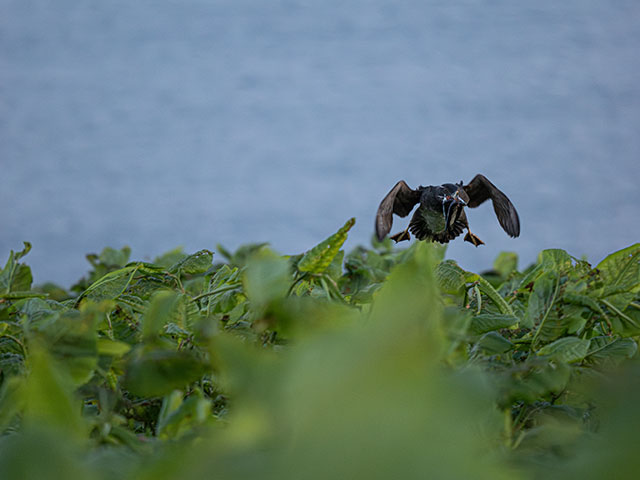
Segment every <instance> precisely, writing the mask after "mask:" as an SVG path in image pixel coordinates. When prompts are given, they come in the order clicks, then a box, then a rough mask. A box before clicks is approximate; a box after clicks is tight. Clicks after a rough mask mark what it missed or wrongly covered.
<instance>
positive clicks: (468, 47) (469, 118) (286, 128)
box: [0, 0, 640, 286]
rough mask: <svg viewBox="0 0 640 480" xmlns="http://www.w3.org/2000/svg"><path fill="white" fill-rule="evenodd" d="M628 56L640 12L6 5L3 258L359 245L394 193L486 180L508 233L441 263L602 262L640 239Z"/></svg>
mask: <svg viewBox="0 0 640 480" xmlns="http://www.w3.org/2000/svg"><path fill="white" fill-rule="evenodd" d="M639 51H640V3H639V2H637V1H635V0H629V1H616V2H600V1H588V0H565V1H563V2H557V1H546V0H543V1H537V2H512V1H506V0H505V1H491V2H489V1H486V2H483V1H464V2H445V1H442V2H425V1H418V0H415V1H411V0H407V1H399V0H393V1H384V0H367V1H364V0H362V1H350V2H344V1H343V0H323V1H321V2H312V1H302V0H286V1H285V0H278V1H275V0H271V1H268V2H265V1H262V0H216V1H204V0H202V1H198V0H183V1H168V0H164V1H160V0H154V1H150V0H143V1H142V0H136V1H135V2H131V1H125V0H57V1H55V2H53V1H44V0H41V1H36V0H0V257H2V258H0V261H4V258H6V256H7V255H8V253H9V250H10V249H14V250H15V249H20V248H21V245H22V240H29V241H31V242H32V243H33V251H32V252H31V253H30V254H29V256H28V257H27V262H28V263H29V264H30V265H31V266H32V268H33V270H34V274H35V280H36V281H37V282H44V281H47V280H53V281H56V282H59V283H61V284H63V285H65V286H68V285H69V284H70V283H72V282H73V281H74V280H76V279H78V278H79V277H80V276H82V275H83V274H84V273H85V272H86V270H87V267H88V264H87V263H86V261H85V259H84V254H85V253H89V252H97V251H100V250H101V249H102V247H104V246H106V245H110V246H114V247H120V246H122V245H130V246H131V247H132V248H133V256H134V257H135V258H136V259H145V258H152V257H153V256H155V255H157V254H160V253H162V252H163V251H165V250H168V249H170V248H173V247H175V246H178V245H183V246H184V247H185V249H186V250H188V251H195V250H197V249H201V248H209V249H215V245H216V244H217V243H222V244H223V245H225V246H227V247H228V248H235V247H237V246H238V245H240V244H242V243H247V242H258V241H267V242H270V243H271V244H272V245H273V247H274V248H275V249H277V250H279V251H281V252H283V253H297V252H301V251H303V250H306V249H308V248H310V247H311V246H313V245H314V244H315V243H317V242H319V241H320V240H322V239H324V238H325V237H326V236H328V235H329V234H331V233H333V232H334V231H335V230H336V229H337V228H338V227H339V226H341V225H342V224H343V223H344V222H345V221H346V220H347V219H348V218H349V217H351V216H355V217H356V218H357V224H356V226H355V227H354V229H353V231H352V234H351V237H350V240H349V242H348V244H347V249H349V248H352V247H353V246H355V245H356V244H358V243H368V242H369V239H370V236H371V234H372V230H373V217H374V214H375V210H376V208H377V205H378V203H379V201H380V200H381V199H382V197H383V196H384V195H385V194H386V193H387V191H388V190H389V189H390V188H391V186H393V184H394V183H395V182H396V181H397V180H399V179H405V180H406V181H407V182H408V183H409V184H410V185H412V186H417V185H419V184H423V185H428V184H439V183H443V182H451V181H456V182H457V181H460V180H464V181H469V180H470V179H471V178H472V176H473V175H474V174H476V173H478V172H482V173H484V174H485V175H486V176H488V177H489V178H490V179H491V180H492V181H493V182H494V183H496V184H497V185H498V186H499V187H501V188H502V189H503V190H504V191H505V192H506V193H507V194H508V195H509V196H510V197H511V199H512V200H513V202H514V203H515V205H516V207H517V208H518V210H519V212H520V217H521V220H522V234H521V237H520V238H518V239H515V240H514V239H510V238H509V237H507V235H506V234H505V233H504V232H503V231H502V230H501V229H500V227H499V226H498V224H497V222H496V220H495V217H494V215H493V211H492V209H491V207H490V206H489V205H485V206H483V207H481V208H479V209H476V210H472V211H470V212H469V214H468V215H469V220H470V223H471V226H472V229H473V231H474V233H476V234H477V235H478V236H479V237H480V238H482V239H483V240H484V241H485V242H486V244H487V245H486V246H483V247H480V248H478V249H475V248H474V247H473V246H472V245H470V244H467V243H463V242H462V241H461V240H460V239H459V241H457V242H455V243H453V244H452V246H451V247H450V249H449V256H451V257H453V258H456V259H458V260H459V261H460V263H461V264H462V265H463V266H464V267H466V268H469V269H474V270H481V269H484V268H487V267H489V266H490V265H491V263H492V261H493V259H494V257H495V256H496V255H497V253H498V252H500V251H501V250H512V251H516V252H518V253H519V254H520V256H521V263H522V264H527V263H529V262H531V261H533V260H534V259H535V255H536V253H537V252H538V251H539V250H541V249H543V248H552V247H559V248H564V249H567V250H568V251H569V252H570V253H572V254H574V255H575V256H581V255H586V256H587V257H588V258H589V259H590V260H591V261H593V262H597V261H599V260H600V259H601V258H602V257H603V256H604V255H606V254H607V253H609V252H611V251H613V250H614V249H618V248H622V247H625V246H628V245H630V244H631V243H633V242H636V241H638V240H640V226H639V224H640V222H639V221H638V205H639V204H640V193H639V191H638V186H637V185H638V178H639V177H640V175H639V173H640V167H639V166H638V165H640V64H639V63H640V62H639V60H638V58H640V57H638V52H639ZM405 225H406V220H405V221H398V222H397V223H396V225H394V231H395V230H396V227H397V228H398V229H400V228H404V226H405Z"/></svg>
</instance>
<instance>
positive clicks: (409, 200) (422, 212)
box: [376, 174, 520, 247]
mask: <svg viewBox="0 0 640 480" xmlns="http://www.w3.org/2000/svg"><path fill="white" fill-rule="evenodd" d="M488 199H491V202H492V203H493V210H494V211H495V212H496V216H497V217H498V222H500V225H501V226H502V228H503V229H504V231H505V232H507V233H508V234H509V235H510V236H511V237H517V236H518V235H520V219H519V218H518V212H517V211H516V208H515V207H514V206H513V203H511V200H509V199H508V198H507V196H506V195H505V194H504V193H502V192H501V191H500V190H498V188H497V187H496V186H495V185H494V184H493V183H491V182H490V181H489V180H488V179H487V178H486V177H485V176H484V175H480V174H478V175H476V176H475V177H473V180H471V181H470V182H469V184H468V185H463V184H462V181H461V182H460V183H457V184H455V185H454V184H453V183H445V184H444V185H440V186H428V187H422V186H420V187H418V188H416V189H415V190H414V189H412V188H411V187H409V186H408V185H407V184H406V183H405V182H404V180H400V181H399V182H398V183H396V184H395V186H394V187H393V188H392V189H391V191H390V192H389V193H387V196H386V197H384V199H383V200H382V202H380V206H379V207H378V213H377V215H376V234H377V236H378V240H380V241H382V240H383V239H384V237H386V236H387V234H388V233H389V232H390V231H391V225H392V224H393V214H394V213H395V214H396V215H399V216H401V217H406V216H407V215H409V213H410V212H411V210H413V207H414V206H415V205H416V204H419V206H418V208H417V209H416V211H415V213H414V214H413V217H411V222H409V226H408V227H407V229H406V230H404V231H402V232H400V233H396V234H395V235H392V236H391V239H392V240H394V241H395V242H396V243H397V242H401V241H402V240H409V239H410V238H411V237H410V235H409V232H411V233H413V234H414V235H415V236H416V238H417V239H418V240H431V241H435V242H439V243H448V242H449V240H453V239H454V238H456V237H457V236H458V235H460V234H461V233H462V232H463V230H464V229H467V234H466V235H465V237H464V240H465V241H466V242H470V243H473V244H474V245H475V246H476V247H477V246H478V245H484V242H483V241H482V240H480V239H479V238H478V237H476V236H475V235H474V234H473V233H471V230H469V222H468V221H467V215H466V214H465V211H464V207H469V208H475V207H477V206H478V205H481V204H482V203H484V202H485V201H486V200H488Z"/></svg>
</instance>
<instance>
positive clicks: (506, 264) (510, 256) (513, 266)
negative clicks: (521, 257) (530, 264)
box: [493, 252, 518, 278]
mask: <svg viewBox="0 0 640 480" xmlns="http://www.w3.org/2000/svg"><path fill="white" fill-rule="evenodd" d="M493 269H494V270H495V271H497V272H498V273H499V274H500V276H502V277H503V278H506V277H508V276H509V274H510V273H511V272H514V271H517V270H518V254H517V253H515V252H501V253H500V254H499V255H498V256H497V257H496V259H495V261H494V262H493Z"/></svg>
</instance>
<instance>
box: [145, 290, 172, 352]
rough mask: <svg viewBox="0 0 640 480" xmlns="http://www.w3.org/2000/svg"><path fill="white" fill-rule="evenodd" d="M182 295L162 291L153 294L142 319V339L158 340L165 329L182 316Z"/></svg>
mask: <svg viewBox="0 0 640 480" xmlns="http://www.w3.org/2000/svg"><path fill="white" fill-rule="evenodd" d="M181 300H182V295H180V294H179V293H177V292H173V291H170V290H160V291H158V292H156V293H154V294H153V296H152V297H151V301H150V302H149V306H148V307H147V310H146V311H145V313H144V316H143V317H142V339H143V341H148V340H151V339H153V338H156V337H157V336H158V335H160V333H161V332H162V329H163V327H164V326H165V325H166V324H168V323H169V322H171V321H172V320H173V319H174V318H176V317H177V316H179V315H180V312H179V307H180V305H181Z"/></svg>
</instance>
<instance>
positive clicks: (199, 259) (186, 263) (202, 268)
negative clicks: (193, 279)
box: [169, 250, 213, 275]
mask: <svg viewBox="0 0 640 480" xmlns="http://www.w3.org/2000/svg"><path fill="white" fill-rule="evenodd" d="M212 262H213V253H212V252H210V251H209V250H200V251H198V252H196V253H194V254H192V255H188V256H187V257H185V258H183V259H182V260H180V261H179V262H178V263H176V264H175V265H173V266H172V267H171V268H170V269H169V271H170V272H171V273H178V272H180V273H184V274H187V275H197V274H200V273H204V272H206V271H207V270H209V268H210V267H211V263H212Z"/></svg>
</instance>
